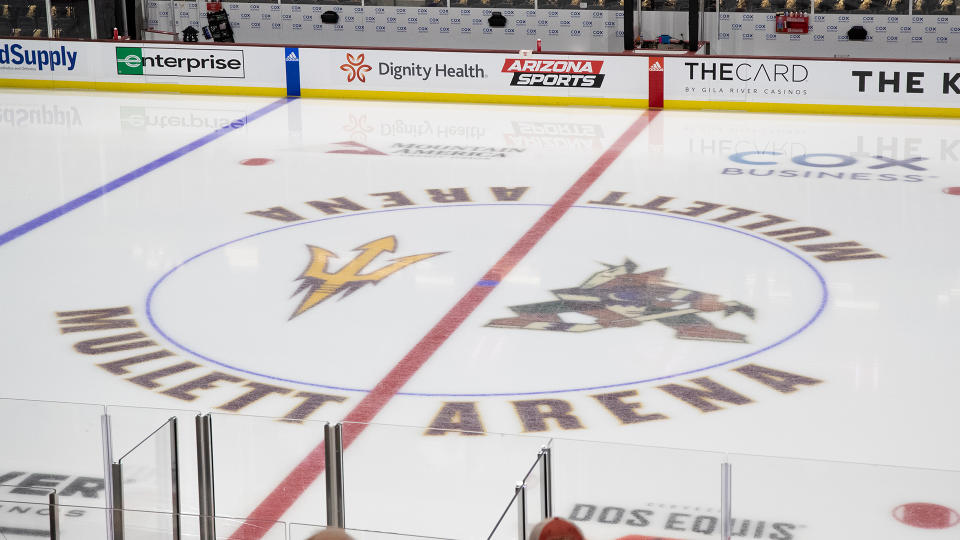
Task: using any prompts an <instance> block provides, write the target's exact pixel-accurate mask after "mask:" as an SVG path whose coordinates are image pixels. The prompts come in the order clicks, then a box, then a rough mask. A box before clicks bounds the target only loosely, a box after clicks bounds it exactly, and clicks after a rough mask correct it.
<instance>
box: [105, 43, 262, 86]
mask: <svg viewBox="0 0 960 540" xmlns="http://www.w3.org/2000/svg"><path fill="white" fill-rule="evenodd" d="M117 74H118V75H151V76H173V77H217V78H232V79H242V78H244V66H243V51H240V50H231V49H182V48H172V47H171V48H154V47H117Z"/></svg>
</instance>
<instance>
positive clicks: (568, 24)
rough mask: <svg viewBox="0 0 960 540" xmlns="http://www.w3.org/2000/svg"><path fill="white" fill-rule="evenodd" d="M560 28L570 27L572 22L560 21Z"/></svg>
mask: <svg viewBox="0 0 960 540" xmlns="http://www.w3.org/2000/svg"><path fill="white" fill-rule="evenodd" d="M560 26H570V21H560Z"/></svg>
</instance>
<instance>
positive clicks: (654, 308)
mask: <svg viewBox="0 0 960 540" xmlns="http://www.w3.org/2000/svg"><path fill="white" fill-rule="evenodd" d="M606 266H607V269H606V270H603V271H601V272H597V273H596V274H593V275H592V276H590V277H589V278H588V279H587V280H586V281H584V282H583V283H582V284H581V285H580V286H579V287H574V288H570V289H558V290H555V291H551V292H552V293H553V294H554V295H555V296H556V297H557V298H559V300H555V301H552V302H540V303H537V304H525V305H522V306H511V307H510V309H511V310H513V312H514V313H516V314H517V316H516V317H509V318H505V319H494V320H492V321H490V322H489V323H487V326H492V327H495V328H522V329H527V330H552V331H555V332H588V331H591V330H599V329H602V328H623V327H629V326H639V325H641V324H643V323H645V322H648V321H656V322H658V323H660V324H663V325H666V326H669V327H670V328H673V329H674V330H676V337H677V338H679V339H698V340H705V341H730V342H735V343H746V342H747V339H746V336H745V335H744V334H739V333H736V332H729V331H727V330H722V329H720V328H717V327H715V326H714V325H713V323H711V322H710V321H708V320H707V319H705V318H703V317H700V316H699V315H697V314H698V313H703V312H716V311H722V312H723V314H724V316H725V317H727V316H730V315H732V314H733V313H737V312H741V313H743V314H744V315H746V316H747V317H750V318H751V319H753V318H754V310H753V308H751V307H749V306H746V305H744V304H741V303H740V302H736V301H733V300H730V301H726V302H721V301H720V297H719V296H717V295H714V294H708V293H703V292H698V291H691V290H689V289H684V288H682V287H679V286H677V285H676V284H674V283H670V282H669V281H667V280H666V279H664V278H665V276H666V274H667V269H666V268H660V269H658V270H651V271H649V272H643V273H639V274H638V273H634V270H636V269H637V265H636V264H635V263H633V262H632V261H631V260H629V259H627V260H626V261H625V262H624V263H623V264H621V265H620V266H613V265H609V264H608V265H606ZM572 313H576V314H579V315H581V317H579V318H581V319H582V318H583V317H582V316H584V315H585V316H587V317H590V318H592V319H593V322H566V321H564V320H563V318H562V317H561V315H563V314H572Z"/></svg>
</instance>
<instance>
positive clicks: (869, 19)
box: [863, 15, 873, 23]
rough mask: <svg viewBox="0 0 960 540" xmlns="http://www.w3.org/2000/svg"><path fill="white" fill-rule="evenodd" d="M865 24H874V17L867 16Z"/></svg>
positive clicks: (864, 18) (864, 19) (864, 20)
mask: <svg viewBox="0 0 960 540" xmlns="http://www.w3.org/2000/svg"><path fill="white" fill-rule="evenodd" d="M863 22H865V23H872V22H873V17H872V16H870V15H866V16H864V17H863Z"/></svg>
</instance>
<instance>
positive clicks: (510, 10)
mask: <svg viewBox="0 0 960 540" xmlns="http://www.w3.org/2000/svg"><path fill="white" fill-rule="evenodd" d="M489 12H490V10H487V13H489ZM503 14H504V15H506V16H507V17H513V10H512V9H508V10H507V11H504V12H503Z"/></svg>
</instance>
